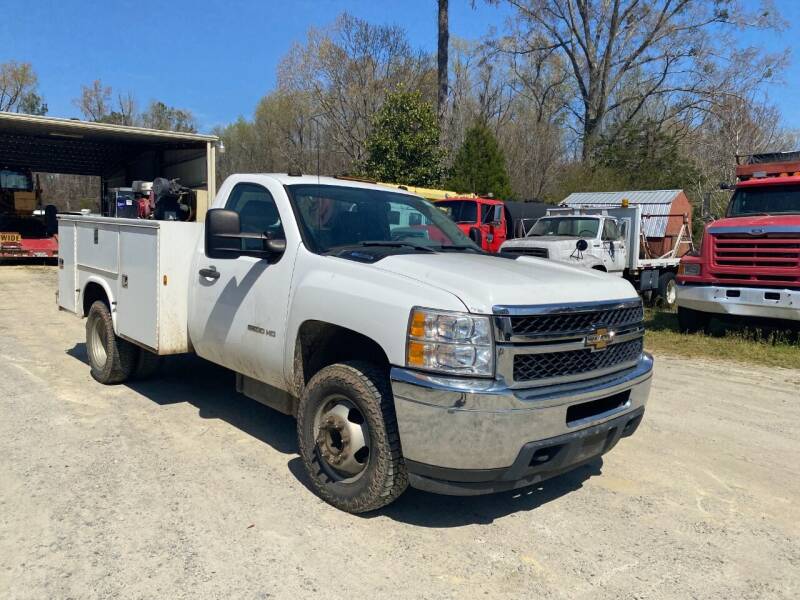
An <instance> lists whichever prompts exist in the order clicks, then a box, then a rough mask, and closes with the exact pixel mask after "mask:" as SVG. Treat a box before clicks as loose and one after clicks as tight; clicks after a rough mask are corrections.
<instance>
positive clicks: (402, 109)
mask: <svg viewBox="0 0 800 600" xmlns="http://www.w3.org/2000/svg"><path fill="white" fill-rule="evenodd" d="M366 151H367V158H366V160H365V161H364V162H363V164H362V165H361V168H360V171H361V172H362V173H364V174H365V175H366V176H368V177H371V178H372V179H375V180H377V181H387V182H392V183H404V184H408V185H418V186H426V185H434V184H437V183H438V182H439V180H440V178H441V174H442V167H441V161H442V152H441V150H440V149H439V125H438V122H437V118H436V114H435V112H434V110H433V107H432V106H431V105H430V104H429V103H428V102H426V101H425V100H423V99H422V95H421V94H420V93H419V92H405V91H402V90H401V91H396V92H394V93H392V94H390V95H389V97H388V98H386V102H385V103H384V105H383V106H382V107H381V109H380V110H379V111H378V113H377V115H376V116H375V118H374V120H373V123H372V131H371V133H370V135H369V137H368V138H367V144H366Z"/></svg>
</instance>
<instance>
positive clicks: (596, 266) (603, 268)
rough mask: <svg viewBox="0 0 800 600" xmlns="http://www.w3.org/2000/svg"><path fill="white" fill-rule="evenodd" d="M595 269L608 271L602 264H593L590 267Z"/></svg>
mask: <svg viewBox="0 0 800 600" xmlns="http://www.w3.org/2000/svg"><path fill="white" fill-rule="evenodd" d="M592 269H594V270H595V271H602V272H603V273H608V269H606V268H605V267H604V266H603V265H595V266H593V267H592Z"/></svg>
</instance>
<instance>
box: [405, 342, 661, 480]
mask: <svg viewBox="0 0 800 600" xmlns="http://www.w3.org/2000/svg"><path fill="white" fill-rule="evenodd" d="M652 369H653V359H652V358H651V357H650V356H649V355H646V354H645V355H644V356H643V357H642V358H641V360H640V361H639V363H638V365H636V367H634V368H632V369H628V370H626V371H621V372H619V373H614V374H612V375H608V376H605V377H600V378H597V379H593V380H588V381H582V382H578V383H571V384H563V385H557V386H548V387H538V388H520V389H514V388H508V387H498V383H497V382H496V381H491V380H490V381H487V380H476V379H470V380H464V379H458V378H448V377H440V376H435V375H431V374H424V373H420V372H417V371H411V370H407V369H400V368H393V369H392V372H391V378H392V391H393V393H394V401H395V408H396V412H397V422H398V426H399V429H400V441H401V444H402V446H403V455H404V457H405V460H406V466H407V468H408V472H409V481H410V483H411V485H412V486H413V487H416V488H419V489H424V490H428V491H432V492H436V493H440V494H451V495H477V494H487V493H492V492H499V491H503V490H509V489H515V488H519V487H524V486H527V485H532V484H535V483H537V482H539V481H541V480H544V479H547V478H549V477H553V476H555V475H558V474H560V473H563V472H566V471H569V470H570V469H573V468H575V467H577V466H579V465H580V464H582V463H585V462H587V461H589V460H591V459H593V458H595V457H597V456H600V455H602V454H604V453H605V452H608V451H609V450H610V449H611V448H613V447H614V445H615V444H616V443H617V442H618V441H619V440H620V438H622V437H626V436H628V435H631V434H632V433H633V432H634V431H635V430H636V428H637V427H638V426H639V423H640V422H641V420H642V416H643V415H644V406H645V403H646V402H647V397H648V394H649V392H650V382H651V378H652Z"/></svg>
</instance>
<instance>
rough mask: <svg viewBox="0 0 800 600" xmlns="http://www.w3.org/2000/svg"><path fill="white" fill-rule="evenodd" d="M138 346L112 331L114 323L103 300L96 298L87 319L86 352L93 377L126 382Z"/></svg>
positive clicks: (105, 380) (98, 379)
mask: <svg viewBox="0 0 800 600" xmlns="http://www.w3.org/2000/svg"><path fill="white" fill-rule="evenodd" d="M137 350H138V348H137V347H136V346H134V345H133V344H131V343H130V342H128V341H126V340H123V339H122V338H120V337H118V336H117V335H116V334H115V333H114V322H113V320H112V319H111V312H110V311H109V310H108V306H106V304H105V302H103V301H102V300H97V301H96V302H95V303H94V304H92V306H91V308H90V309H89V316H88V318H87V319H86V353H87V354H88V355H89V366H90V367H91V373H92V377H94V378H95V379H96V380H97V381H99V382H100V383H103V384H106V385H111V384H114V383H122V382H123V381H126V380H127V379H128V378H129V377H130V375H131V373H132V372H133V370H134V368H135V367H136V359H137Z"/></svg>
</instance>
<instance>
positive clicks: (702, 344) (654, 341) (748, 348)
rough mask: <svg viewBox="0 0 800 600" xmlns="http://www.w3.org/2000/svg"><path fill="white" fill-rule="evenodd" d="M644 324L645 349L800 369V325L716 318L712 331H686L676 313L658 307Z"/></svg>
mask: <svg viewBox="0 0 800 600" xmlns="http://www.w3.org/2000/svg"><path fill="white" fill-rule="evenodd" d="M644 324H645V328H646V333H645V349H646V350H648V351H649V352H654V353H656V354H671V355H674V356H686V357H697V358H713V359H718V360H734V361H739V362H747V363H753V364H758V365H764V366H769V367H786V368H790V369H800V330H799V329H798V328H797V327H794V328H791V327H790V326H786V327H785V328H782V329H781V328H776V327H774V326H772V325H768V324H767V325H759V326H756V327H753V326H752V325H742V324H741V323H733V322H723V321H719V320H717V319H712V321H711V325H710V329H709V333H708V334H704V333H696V334H683V333H680V332H679V331H678V316H677V315H676V314H675V313H670V312H663V311H658V310H647V311H645V323H644Z"/></svg>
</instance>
